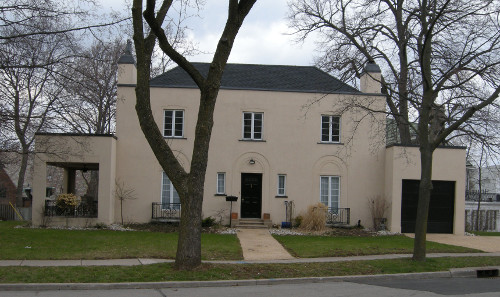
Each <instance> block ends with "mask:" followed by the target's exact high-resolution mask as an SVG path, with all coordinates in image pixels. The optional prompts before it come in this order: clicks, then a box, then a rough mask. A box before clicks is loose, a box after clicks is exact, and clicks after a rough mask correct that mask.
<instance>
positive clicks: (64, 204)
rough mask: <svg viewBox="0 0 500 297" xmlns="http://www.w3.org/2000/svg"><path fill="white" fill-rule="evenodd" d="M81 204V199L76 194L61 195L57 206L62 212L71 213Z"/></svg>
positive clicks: (57, 200)
mask: <svg viewBox="0 0 500 297" xmlns="http://www.w3.org/2000/svg"><path fill="white" fill-rule="evenodd" d="M80 202H81V198H80V197H78V196H76V195H75V194H71V193H68V194H59V195H58V196H57V198H56V206H57V208H59V209H60V210H61V211H62V212H69V211H72V210H74V209H75V207H77V206H78V205H79V204H80Z"/></svg>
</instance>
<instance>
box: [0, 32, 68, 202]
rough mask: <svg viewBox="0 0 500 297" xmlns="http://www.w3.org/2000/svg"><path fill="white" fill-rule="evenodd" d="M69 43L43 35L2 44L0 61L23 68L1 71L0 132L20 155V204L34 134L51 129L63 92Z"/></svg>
mask: <svg viewBox="0 0 500 297" xmlns="http://www.w3.org/2000/svg"><path fill="white" fill-rule="evenodd" d="M38 25H39V26H42V27H47V28H51V27H52V26H53V25H52V24H50V23H39V24H38ZM11 29H12V27H8V28H4V30H11ZM17 32H19V30H18V29H17ZM67 41H68V40H67V38H66V36H61V35H43V36H39V37H38V38H20V39H9V40H7V41H6V42H4V43H2V44H0V61H2V62H3V61H7V62H6V63H8V64H16V65H23V67H15V68H14V67H7V68H0V77H1V79H0V97H1V98H2V100H1V102H2V103H1V104H2V118H3V119H2V125H3V127H2V128H3V129H2V131H1V132H0V133H2V138H3V139H8V140H10V141H8V142H10V145H11V147H12V146H13V147H14V148H15V149H16V151H17V152H18V153H20V155H21V163H20V168H19V177H18V181H17V204H18V205H21V203H22V196H23V185H24V178H25V173H26V169H27V165H28V158H29V155H30V153H31V149H32V145H33V142H34V139H35V133H37V132H41V131H44V130H48V129H50V126H49V124H50V117H51V114H52V111H53V106H54V102H55V101H56V100H57V98H58V97H59V96H60V95H61V92H62V89H61V88H60V87H59V86H58V85H57V83H56V82H57V72H58V71H59V69H58V67H60V65H59V64H58V63H60V62H61V61H62V60H64V59H66V58H67V56H68V52H67ZM38 65H45V66H44V67H39V66H38Z"/></svg>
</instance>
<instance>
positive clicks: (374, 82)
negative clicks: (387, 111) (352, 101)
mask: <svg viewBox="0 0 500 297" xmlns="http://www.w3.org/2000/svg"><path fill="white" fill-rule="evenodd" d="M381 79H382V73H381V71H380V67H378V65H377V64H375V62H368V64H366V67H365V70H364V71H363V73H362V74H361V77H360V78H359V86H360V91H361V92H363V93H367V94H380V93H381V89H382V85H381V82H382V81H381Z"/></svg>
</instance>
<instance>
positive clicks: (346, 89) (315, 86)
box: [150, 63, 359, 93]
mask: <svg viewBox="0 0 500 297" xmlns="http://www.w3.org/2000/svg"><path fill="white" fill-rule="evenodd" d="M193 65H194V66H195V67H196V69H198V70H199V71H200V73H202V74H203V75H205V76H206V75H207V73H208V69H209V66H210V64H208V63H193ZM150 85H151V87H163V88H196V87H197V86H196V84H195V83H194V81H193V80H192V79H191V77H190V76H189V75H188V74H187V73H186V72H185V71H184V70H183V69H182V68H180V67H175V68H173V69H171V70H169V71H167V72H165V73H163V74H161V75H159V76H157V77H155V78H153V79H152V80H151V81H150ZM221 89H233V90H261V91H281V92H305V93H359V91H358V90H357V89H355V88H353V87H351V86H349V85H347V84H345V83H343V82H341V81H340V80H338V79H336V78H335V77H333V76H331V75H329V74H328V73H326V72H323V71H321V70H319V69H318V68H316V67H313V66H281V65H254V64H227V65H226V68H225V70H224V74H223V76H222V82H221Z"/></svg>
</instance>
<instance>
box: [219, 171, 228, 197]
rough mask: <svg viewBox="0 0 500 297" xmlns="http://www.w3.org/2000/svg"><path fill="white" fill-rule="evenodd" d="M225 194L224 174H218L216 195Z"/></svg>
mask: <svg viewBox="0 0 500 297" xmlns="http://www.w3.org/2000/svg"><path fill="white" fill-rule="evenodd" d="M225 193H226V173H224V172H218V173H217V194H225Z"/></svg>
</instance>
